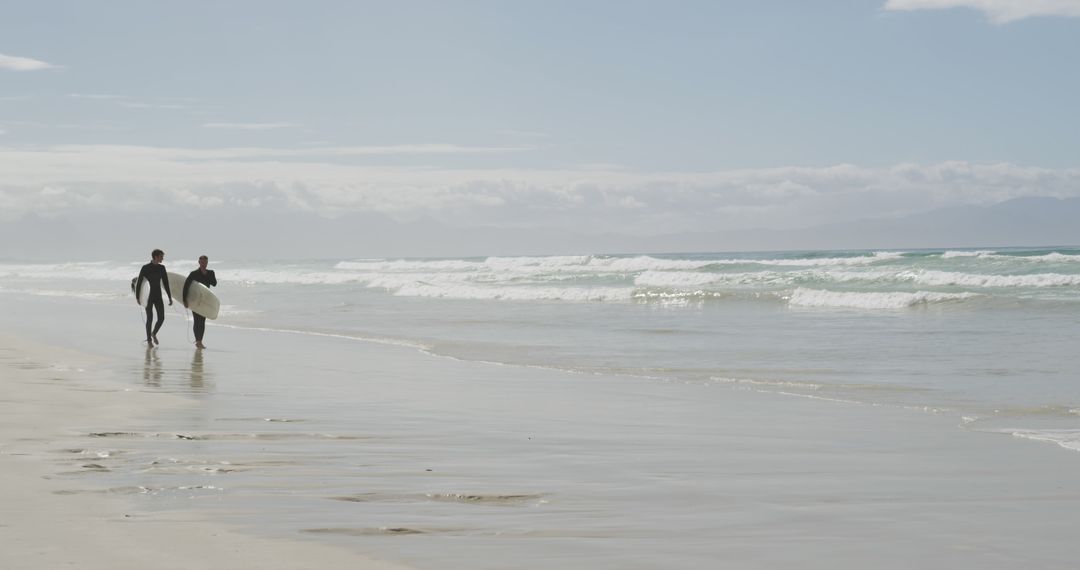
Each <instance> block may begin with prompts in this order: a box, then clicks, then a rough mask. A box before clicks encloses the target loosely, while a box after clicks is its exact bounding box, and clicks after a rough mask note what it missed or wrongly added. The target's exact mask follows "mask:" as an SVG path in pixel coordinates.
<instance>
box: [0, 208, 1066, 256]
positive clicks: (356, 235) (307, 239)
mask: <svg viewBox="0 0 1080 570" xmlns="http://www.w3.org/2000/svg"><path fill="white" fill-rule="evenodd" d="M1078 220H1080V198H1068V199H1058V198H1020V199H1015V200H1009V201H1007V202H1002V203H1000V204H996V205H994V206H988V207H978V206H963V207H953V208H944V209H939V210H933V211H930V212H925V213H921V214H917V215H911V216H907V217H902V218H878V219H864V220H857V221H850V222H844V223H837V224H829V225H823V226H817V227H811V228H804V229H794V230H749V231H734V230H718V231H715V232H692V233H678V234H667V235H659V236H630V235H620V234H589V233H587V232H585V231H582V232H577V233H571V232H557V231H552V230H544V231H536V230H507V229H499V228H469V229H458V228H449V227H446V226H444V225H440V224H437V223H435V222H431V221H423V220H420V221H416V222H411V223H398V222H394V221H392V220H390V219H388V218H386V217H384V216H381V215H376V214H356V215H350V216H346V217H341V218H337V219H332V220H328V219H324V218H321V217H318V216H316V215H314V214H310V213H290V214H280V213H279V214H269V213H267V214H260V213H259V212H258V211H251V212H247V213H245V214H236V213H225V212H209V213H206V214H205V215H203V216H200V217H198V218H191V217H187V216H177V215H169V214H168V213H167V211H163V212H161V213H157V214H153V215H148V214H119V213H110V214H98V215H96V216H93V217H82V218H62V219H57V218H44V217H40V216H34V215H28V216H25V217H23V218H22V219H20V220H17V221H15V222H0V259H3V260H28V261H29V260H41V261H65V260H106V259H114V260H115V259H128V258H130V259H132V260H134V261H138V260H142V259H144V258H148V257H149V251H150V250H151V249H153V248H155V247H160V248H162V249H165V250H166V252H168V253H169V254H170V255H169V257H168V258H167V259H171V258H186V257H193V256H197V255H199V254H201V253H206V254H208V255H211V257H212V258H215V259H221V258H225V257H231V258H263V259H266V258H278V259H288V258H329V259H350V258H358V257H451V256H484V255H544V254H572V253H662V252H689V251H753V250H757V251H762V250H808V249H914V248H937V247H1004V246H1025V245H1075V244H1080V223H1078Z"/></svg>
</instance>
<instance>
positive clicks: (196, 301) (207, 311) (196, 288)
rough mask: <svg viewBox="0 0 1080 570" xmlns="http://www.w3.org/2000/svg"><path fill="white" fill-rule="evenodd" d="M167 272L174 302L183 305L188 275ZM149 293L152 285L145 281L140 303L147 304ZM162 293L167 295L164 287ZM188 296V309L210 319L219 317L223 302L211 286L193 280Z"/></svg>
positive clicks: (163, 295)
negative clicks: (185, 282)
mask: <svg viewBox="0 0 1080 570" xmlns="http://www.w3.org/2000/svg"><path fill="white" fill-rule="evenodd" d="M166 274H167V275H168V276H169V292H171V293H172V298H173V303H177V304H179V305H181V306H183V300H184V299H183V297H184V281H187V277H185V276H183V275H180V274H179V273H173V272H172V271H169V272H167V273H166ZM148 295H150V286H149V285H148V284H147V283H143V286H142V290H141V291H140V292H139V305H142V306H143V307H145V306H146V297H147V296H148ZM161 295H162V298H165V297H166V295H165V291H164V288H162V291H161ZM187 296H188V309H191V312H193V313H199V314H200V315H202V316H204V317H206V318H208V319H216V318H218V311H220V310H221V302H220V301H218V298H217V295H215V294H214V293H213V291H211V290H210V288H209V287H207V286H206V285H203V284H202V283H199V282H198V281H192V282H191V287H189V288H188V295H187Z"/></svg>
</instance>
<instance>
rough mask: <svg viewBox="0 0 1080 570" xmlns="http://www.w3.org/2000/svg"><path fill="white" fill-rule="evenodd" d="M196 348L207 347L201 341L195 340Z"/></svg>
mask: <svg viewBox="0 0 1080 570" xmlns="http://www.w3.org/2000/svg"><path fill="white" fill-rule="evenodd" d="M195 348H206V345H204V344H203V343H202V342H200V341H195Z"/></svg>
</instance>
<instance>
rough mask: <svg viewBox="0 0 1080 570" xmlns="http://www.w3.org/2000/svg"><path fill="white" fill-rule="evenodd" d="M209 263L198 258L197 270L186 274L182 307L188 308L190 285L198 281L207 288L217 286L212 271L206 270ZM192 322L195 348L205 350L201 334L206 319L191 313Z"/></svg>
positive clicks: (208, 259) (205, 259) (208, 260)
mask: <svg viewBox="0 0 1080 570" xmlns="http://www.w3.org/2000/svg"><path fill="white" fill-rule="evenodd" d="M208 263H210V258H209V257H206V256H205V255H200V256H199V268H198V269H196V270H195V271H192V272H191V273H188V276H187V281H184V293H183V295H182V296H181V297H180V300H182V301H183V302H184V306H185V307H186V306H188V302H187V300H188V290H189V289H191V283H192V282H193V281H198V282H199V283H202V284H203V285H206V286H207V287H216V286H217V276H216V275H214V270H213V269H207V268H206V264H208ZM191 317H192V320H194V321H195V327H194V328H195V347H196V348H206V347H205V346H203V343H202V339H203V333H204V332H205V331H206V317H204V316H202V315H200V314H199V313H196V312H195V311H191Z"/></svg>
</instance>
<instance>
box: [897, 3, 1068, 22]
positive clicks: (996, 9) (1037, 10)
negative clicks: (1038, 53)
mask: <svg viewBox="0 0 1080 570" xmlns="http://www.w3.org/2000/svg"><path fill="white" fill-rule="evenodd" d="M947 8H972V9H975V10H980V11H982V12H983V13H984V14H986V17H987V18H989V19H990V21H992V22H994V23H996V24H1007V23H1009V22H1014V21H1016V20H1023V19H1025V18H1032V17H1035V16H1065V17H1074V18H1075V17H1080V0H888V1H887V2H886V3H885V9H886V10H898V11H912V10H943V9H947Z"/></svg>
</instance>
